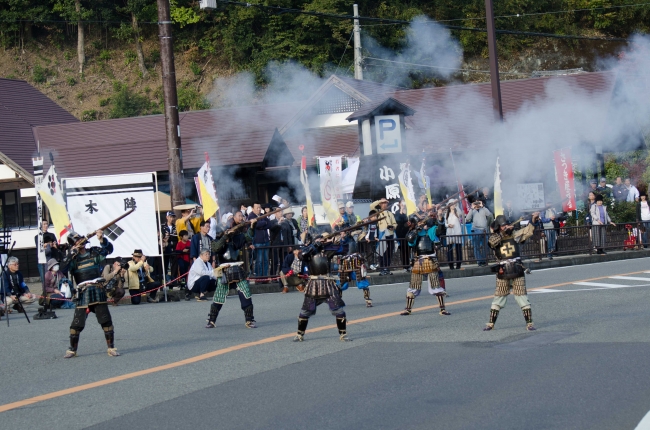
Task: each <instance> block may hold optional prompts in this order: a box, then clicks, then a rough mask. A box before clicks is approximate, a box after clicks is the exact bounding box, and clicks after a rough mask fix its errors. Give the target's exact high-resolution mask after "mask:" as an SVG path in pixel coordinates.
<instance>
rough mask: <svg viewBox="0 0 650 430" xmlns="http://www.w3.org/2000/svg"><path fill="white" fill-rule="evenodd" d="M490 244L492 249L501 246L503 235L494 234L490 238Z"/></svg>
mask: <svg viewBox="0 0 650 430" xmlns="http://www.w3.org/2000/svg"><path fill="white" fill-rule="evenodd" d="M488 244H489V245H490V248H492V249H494V248H496V247H497V246H499V245H500V244H501V235H500V234H499V233H492V234H491V235H490V237H488Z"/></svg>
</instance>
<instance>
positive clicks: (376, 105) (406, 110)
mask: <svg viewBox="0 0 650 430" xmlns="http://www.w3.org/2000/svg"><path fill="white" fill-rule="evenodd" d="M388 108H389V109H392V110H397V111H398V112H400V113H403V114H404V115H406V116H410V115H413V114H415V111H414V110H413V109H411V108H410V106H406V105H405V104H404V103H400V102H399V101H397V100H395V99H394V98H393V97H388V98H387V99H377V100H374V101H372V102H371V103H368V104H366V105H365V106H363V107H362V108H361V109H359V110H357V111H356V112H354V113H352V114H350V116H348V117H347V118H346V119H347V120H348V121H358V120H362V119H363V120H365V119H368V118H370V117H373V116H375V115H381V114H380V113H377V112H380V111H381V110H384V111H385V109H388ZM375 111H377V112H375Z"/></svg>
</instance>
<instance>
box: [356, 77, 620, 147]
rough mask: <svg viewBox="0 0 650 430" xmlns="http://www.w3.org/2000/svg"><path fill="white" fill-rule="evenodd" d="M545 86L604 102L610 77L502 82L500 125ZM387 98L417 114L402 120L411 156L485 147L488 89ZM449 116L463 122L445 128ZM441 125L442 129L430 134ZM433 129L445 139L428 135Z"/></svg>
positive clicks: (539, 97) (489, 108)
mask: <svg viewBox="0 0 650 430" xmlns="http://www.w3.org/2000/svg"><path fill="white" fill-rule="evenodd" d="M551 80H555V82H557V83H563V84H565V85H567V86H568V87H569V88H571V89H572V90H580V91H584V92H587V93H602V94H603V95H605V96H606V97H607V100H609V97H611V93H612V90H613V88H614V80H615V75H614V74H613V73H611V72H595V73H582V74H575V75H562V76H556V77H547V78H532V79H519V80H511V81H502V82H501V98H502V104H503V114H504V118H505V120H506V121H507V120H508V117H509V116H512V115H513V114H514V113H515V112H517V111H518V110H519V109H520V108H521V107H523V106H524V105H525V104H530V105H534V104H535V103H539V102H540V101H541V100H543V98H544V97H546V88H547V84H548V83H549V82H551ZM389 96H390V97H393V98H395V99H397V100H399V101H400V102H402V103H404V104H405V105H407V106H409V107H411V108H413V109H414V110H416V111H417V113H416V114H415V115H414V116H412V117H409V118H408V119H407V125H409V126H411V127H410V128H409V129H407V135H406V136H407V139H408V142H409V145H408V150H409V152H411V153H420V152H422V150H423V149H424V150H425V151H426V152H447V151H449V148H453V149H456V150H464V149H470V148H475V147H480V146H482V145H483V144H485V143H486V141H485V138H486V136H485V134H484V131H485V129H486V127H484V125H485V126H487V125H488V122H489V123H491V122H492V118H493V116H492V91H491V87H490V84H489V83H485V84H471V85H451V86H446V87H435V88H423V89H419V90H404V91H396V92H394V93H392V94H390V95H389ZM364 107H365V106H364ZM602 108H603V112H606V110H607V109H608V106H607V105H606V104H604V105H603V107H602ZM362 110H363V108H362ZM355 114H356V113H355ZM455 115H457V116H461V117H462V118H465V119H466V120H463V121H449V122H445V121H447V119H448V118H452V117H454V116H455ZM443 122H445V124H444V127H438V128H435V127H436V125H440V124H441V123H443ZM434 129H435V130H436V131H438V129H439V130H440V131H442V132H445V133H447V135H444V134H435V133H432V130H434ZM432 134H435V135H436V138H435V140H434V141H432V139H431V135H432Z"/></svg>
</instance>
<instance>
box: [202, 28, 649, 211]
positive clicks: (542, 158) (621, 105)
mask: <svg viewBox="0 0 650 430" xmlns="http://www.w3.org/2000/svg"><path fill="white" fill-rule="evenodd" d="M363 41H364V49H365V50H367V51H369V52H370V53H371V54H372V55H373V56H375V57H378V58H384V59H389V60H392V61H401V62H408V63H418V64H429V65H432V66H437V67H439V68H437V69H431V73H432V76H435V77H438V78H443V79H451V77H452V76H453V73H454V70H455V69H458V68H459V67H460V66H461V62H462V52H461V48H460V45H459V43H458V42H457V41H456V40H454V39H452V38H451V35H450V34H449V31H448V30H446V29H445V28H444V27H442V26H440V25H438V24H436V23H433V22H431V21H428V20H426V19H423V18H417V19H415V20H414V21H413V23H412V24H411V26H409V28H408V29H407V31H406V37H405V41H404V46H403V48H402V49H401V50H400V52H394V51H391V50H389V49H386V48H383V47H381V46H379V45H378V44H377V43H376V41H374V40H372V39H371V38H369V37H364V39H363ZM648 53H650V38H648V37H647V36H639V35H637V36H634V37H633V38H632V39H631V43H630V44H629V46H628V48H627V49H626V51H625V55H624V58H623V59H620V58H606V59H602V60H601V61H600V62H599V63H598V67H599V68H600V69H602V70H610V71H611V73H612V76H613V77H614V79H615V80H616V82H615V89H614V92H613V93H612V94H610V93H605V94H603V93H590V92H588V91H586V90H580V89H578V88H575V87H573V86H568V85H567V84H566V82H563V80H562V79H549V80H547V83H546V86H545V91H544V94H543V95H541V96H539V97H537V98H536V99H535V100H529V101H528V102H527V103H526V104H524V105H523V106H521V107H520V108H519V109H518V110H517V111H516V112H509V113H508V114H507V116H506V119H505V121H504V122H503V123H500V122H497V121H495V119H494V114H493V112H492V110H491V109H482V110H477V109H476V106H491V103H490V102H489V100H488V102H487V103H486V102H485V97H486V96H485V95H483V94H482V93H479V91H478V89H477V87H476V86H472V87H469V88H471V90H470V91H464V92H463V93H462V95H459V94H458V93H456V92H449V96H448V98H447V99H446V100H441V101H440V104H441V105H443V106H444V109H439V110H438V111H437V113H436V116H432V115H431V113H430V112H425V111H418V112H417V113H416V117H415V118H417V116H418V115H421V116H427V115H429V116H431V117H430V118H428V119H427V120H426V121H417V123H418V126H417V127H418V130H417V136H418V138H421V139H425V141H427V142H449V143H450V146H453V145H454V144H455V143H457V142H463V141H468V142H471V143H472V144H474V146H473V148H472V150H471V151H465V152H463V153H462V154H459V155H458V156H457V157H456V160H455V161H456V171H457V174H458V179H460V180H461V182H463V183H464V184H466V185H467V184H474V185H476V186H491V185H492V184H493V179H494V168H495V164H496V157H497V155H498V156H500V157H501V166H502V167H501V171H502V178H503V180H504V183H503V189H504V198H509V197H510V198H512V196H513V194H514V185H515V184H517V183H526V182H537V181H544V182H547V183H549V182H550V183H552V177H553V162H552V151H554V150H556V149H559V148H566V147H570V148H571V149H572V153H573V154H574V162H577V163H578V164H579V165H580V166H582V167H584V166H588V165H591V164H592V163H593V162H594V157H595V152H594V151H593V149H592V148H594V147H601V148H603V149H604V150H605V151H608V150H609V151H622V150H630V149H635V148H636V147H637V145H638V143H639V137H640V132H643V133H645V134H647V133H648V131H650V121H649V120H650V97H648V96H649V95H650V94H649V89H650V79H648V78H647V77H646V73H647V72H646V71H647V70H650V55H648ZM387 70H388V69H387ZM265 76H266V80H267V84H266V86H265V87H264V88H262V89H260V88H258V87H256V85H255V78H254V76H253V75H252V74H250V73H241V74H238V75H235V76H232V77H229V78H220V79H218V80H217V81H216V82H215V86H214V90H213V92H212V93H211V94H210V97H209V98H210V100H211V101H212V102H213V104H214V106H215V107H217V106H218V107H231V106H247V105H252V104H271V103H283V102H295V101H304V100H306V99H308V98H309V97H310V96H312V95H313V94H314V91H315V90H316V89H317V88H318V87H319V86H320V85H321V84H322V83H323V82H324V81H325V79H326V78H327V77H329V76H326V77H325V78H322V77H320V76H317V75H316V74H314V73H312V72H310V71H309V70H308V69H306V68H305V67H303V66H300V65H298V64H295V63H286V64H279V63H273V64H270V65H269V66H268V68H267V70H266V72H265ZM385 82H389V83H392V84H396V85H402V86H408V85H409V75H408V70H406V69H405V70H400V69H390V72H389V73H387V74H386V75H385ZM414 107H415V106H414ZM415 108H416V110H417V107H415ZM282 125H283V124H277V126H278V127H281V126H282ZM226 126H228V125H226ZM237 126H239V125H237ZM233 127H234V125H233ZM302 143H303V144H305V145H310V144H313V142H308V141H305V142H302ZM431 159H433V160H435V161H437V162H439V163H441V164H442V165H443V170H444V171H446V172H447V184H448V183H449V182H452V183H453V182H454V181H455V178H454V176H455V174H454V166H453V165H452V164H451V158H450V156H449V152H444V153H441V154H436V155H435V156H433V157H431ZM413 167H414V168H416V169H419V163H417V166H415V165H414V166H413ZM364 174H365V175H369V174H370V173H369V172H363V171H360V172H359V175H361V176H363V175H364ZM290 176H291V175H290ZM278 179H280V178H279V177H278ZM224 180H225V179H223V178H222V179H220V181H224ZM310 180H311V181H315V180H317V179H316V178H310ZM286 181H287V186H288V187H289V190H286V191H291V193H292V194H293V195H294V196H295V197H296V198H297V199H300V197H301V196H302V195H303V191H302V185H301V184H300V182H299V180H298V178H297V177H296V178H293V177H289V178H287V179H286ZM436 185H437V184H435V183H434V184H433V186H434V187H435V186H436ZM229 186H230V187H237V186H239V187H241V184H240V183H236V182H235V183H233V184H230V185H229ZM283 191H285V190H283ZM554 193H555V191H554V190H547V194H549V195H553V194H554Z"/></svg>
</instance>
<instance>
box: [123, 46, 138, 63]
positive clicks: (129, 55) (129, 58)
mask: <svg viewBox="0 0 650 430" xmlns="http://www.w3.org/2000/svg"><path fill="white" fill-rule="evenodd" d="M136 58H137V56H136V54H135V52H134V51H132V50H130V49H127V50H126V51H124V65H125V66H128V65H129V64H131V63H133V62H134V61H135V59H136Z"/></svg>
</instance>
